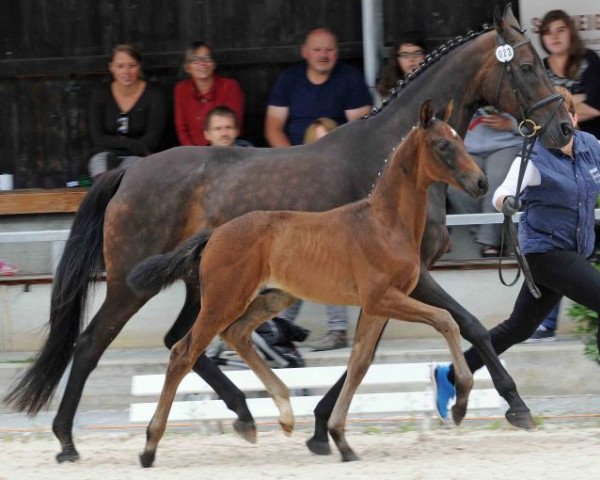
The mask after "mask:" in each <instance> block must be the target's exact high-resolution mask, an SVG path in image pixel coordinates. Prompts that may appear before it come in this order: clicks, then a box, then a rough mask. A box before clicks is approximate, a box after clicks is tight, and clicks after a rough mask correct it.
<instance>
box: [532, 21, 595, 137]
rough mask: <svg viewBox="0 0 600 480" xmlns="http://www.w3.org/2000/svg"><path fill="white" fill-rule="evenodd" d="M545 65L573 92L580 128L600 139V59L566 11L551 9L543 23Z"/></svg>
mask: <svg viewBox="0 0 600 480" xmlns="http://www.w3.org/2000/svg"><path fill="white" fill-rule="evenodd" d="M539 33H540V39H541V43H542V47H543V48H544V50H545V51H546V52H547V53H548V56H547V57H546V58H545V59H544V65H545V67H546V70H547V71H548V75H549V76H550V81H551V82H552V83H553V84H554V85H561V86H563V87H566V88H567V90H569V91H570V92H571V94H572V95H573V100H574V102H575V111H576V112H577V117H578V118H579V128H580V129H581V130H582V131H584V132H588V133H591V134H592V135H594V136H595V137H596V138H598V139H599V140H600V58H599V57H598V55H596V53H595V52H593V51H592V50H589V49H587V48H585V47H584V46H583V44H582V42H581V39H580V38H579V35H578V34H577V29H576V28H575V25H574V24H573V21H572V20H571V18H570V17H569V15H567V13H566V12H564V11H563V10H550V11H549V12H548V13H546V15H544V18H543V19H542V22H541V24H540V29H539Z"/></svg>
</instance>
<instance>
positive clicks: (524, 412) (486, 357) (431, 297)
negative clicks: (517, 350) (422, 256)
mask: <svg viewBox="0 0 600 480" xmlns="http://www.w3.org/2000/svg"><path fill="white" fill-rule="evenodd" d="M410 296H411V297H413V298H415V299H418V300H421V301H423V302H425V303H427V304H429V305H433V306H436V307H439V308H443V309H445V310H448V312H450V314H451V315H452V317H453V318H454V320H455V321H456V323H458V325H459V327H460V332H461V335H462V336H463V337H464V338H465V339H466V340H467V341H469V342H470V343H471V344H472V345H473V346H474V347H475V348H476V349H477V352H478V353H479V355H480V357H481V359H482V360H483V362H484V363H485V366H486V367H487V369H488V371H489V372H490V375H491V377H492V381H493V382H494V387H496V390H497V391H498V393H499V394H500V396H501V397H502V398H504V399H505V400H506V402H507V403H508V405H509V409H508V411H507V412H506V414H505V416H506V419H507V420H508V421H509V422H510V423H511V424H513V425H514V426H516V427H519V428H525V429H532V428H535V422H534V421H533V418H532V416H531V412H530V411H529V408H527V405H526V404H525V402H524V401H523V399H522V398H521V396H520V395H519V393H518V392H517V386H516V384H515V382H514V380H513V379H512V377H511V376H510V375H509V373H508V372H507V371H506V369H505V368H504V366H503V365H502V363H500V359H499V358H498V355H497V354H496V352H495V351H494V348H493V346H492V342H491V340H490V334H489V332H488V331H487V330H486V329H485V327H484V326H483V325H482V324H481V322H479V320H477V318H475V317H474V316H473V315H471V314H470V313H469V312H468V311H467V310H465V309H464V308H463V307H462V306H461V305H460V304H459V303H458V302H457V301H456V300H454V299H453V298H452V297H451V296H450V295H448V293H447V292H445V291H444V290H443V289H442V287H440V286H439V285H438V283H437V282H436V281H435V280H434V279H433V277H432V276H431V274H430V273H429V272H428V271H426V270H424V269H422V270H421V275H420V277H419V282H418V284H417V286H416V288H415V289H414V290H413V292H412V293H411V295H410Z"/></svg>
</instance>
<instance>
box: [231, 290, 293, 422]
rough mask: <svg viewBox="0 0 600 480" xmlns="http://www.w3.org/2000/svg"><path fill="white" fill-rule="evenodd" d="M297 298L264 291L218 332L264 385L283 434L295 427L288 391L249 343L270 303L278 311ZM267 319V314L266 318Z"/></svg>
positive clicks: (282, 293) (263, 318) (276, 291)
mask: <svg viewBox="0 0 600 480" xmlns="http://www.w3.org/2000/svg"><path fill="white" fill-rule="evenodd" d="M295 300H296V299H295V298H294V297H292V296H290V295H287V294H285V293H284V292H281V291H280V290H275V291H270V292H267V293H265V294H263V295H261V296H259V297H257V298H255V299H254V300H253V301H252V303H251V304H250V305H249V306H248V308H247V309H246V312H245V313H244V314H243V315H242V316H241V317H240V318H239V319H238V320H237V321H236V322H234V323H233V324H231V325H230V326H229V327H228V328H227V329H226V330H224V331H223V332H221V336H222V337H223V339H224V340H225V341H226V342H227V343H228V344H229V345H231V346H232V347H233V348H235V350H236V351H237V352H238V353H239V354H240V356H241V357H242V358H243V359H244V361H245V362H246V363H247V364H248V366H249V367H250V368H251V369H252V371H254V373H256V376H257V377H258V378H260V380H261V381H262V382H263V384H264V385H265V388H266V390H267V392H268V393H269V395H270V396H271V397H272V398H273V401H274V402H275V405H277V408H278V409H279V413H280V415H279V424H280V425H281V428H282V430H283V431H284V432H285V433H291V432H292V430H293V428H294V415H293V412H292V407H291V405H290V394H289V390H288V388H287V386H286V385H285V384H284V383H283V382H282V381H281V380H280V379H279V378H278V377H277V375H275V374H274V373H273V371H272V370H271V369H270V368H269V366H268V365H267V363H266V362H265V361H264V359H263V358H262V357H261V356H260V355H258V353H257V352H256V350H255V349H254V345H253V344H252V340H251V335H252V332H253V331H254V329H255V328H256V327H257V326H259V325H260V324H261V323H263V322H264V321H265V313H269V317H270V316H271V315H272V314H273V313H274V312H273V311H270V308H269V305H275V304H277V305H278V307H277V310H276V311H277V312H279V311H281V308H279V307H283V308H286V307H287V306H289V305H291V304H292V303H294V301H295ZM267 318H268V317H267Z"/></svg>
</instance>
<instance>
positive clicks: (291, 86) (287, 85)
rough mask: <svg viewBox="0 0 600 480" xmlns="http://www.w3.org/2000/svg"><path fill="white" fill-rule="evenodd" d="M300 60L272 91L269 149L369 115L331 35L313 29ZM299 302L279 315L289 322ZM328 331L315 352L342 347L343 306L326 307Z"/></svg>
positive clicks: (365, 94)
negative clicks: (321, 125)
mask: <svg viewBox="0 0 600 480" xmlns="http://www.w3.org/2000/svg"><path fill="white" fill-rule="evenodd" d="M301 52H302V58H304V60H305V61H304V62H302V63H301V64H299V65H295V66H293V67H290V68H288V69H286V70H285V71H283V72H282V73H281V74H280V75H279V77H278V78H277V81H276V82H275V85H274V87H273V90H272V91H271V96H270V98H269V104H268V106H267V115H266V119H265V137H266V139H267V142H269V145H271V146H272V147H289V146H291V145H300V144H301V143H303V138H304V133H305V131H306V128H307V127H308V126H309V125H310V124H311V123H312V122H314V121H315V120H316V119H318V118H330V119H332V120H334V121H335V122H337V123H338V125H341V124H342V123H346V122H349V121H351V120H355V119H357V118H360V117H362V116H363V115H365V114H367V113H369V111H370V109H371V103H372V99H371V94H370V93H369V89H368V88H367V85H366V83H365V81H364V79H363V77H362V75H361V74H360V73H359V72H358V71H356V70H355V69H354V68H352V67H350V66H348V65H345V64H343V63H338V61H337V60H338V44H337V39H336V37H335V35H334V34H333V33H332V32H331V31H329V30H327V29H325V28H317V29H315V30H312V31H311V32H309V33H308V35H307V36H306V39H305V40H304V44H303V45H302V50H301ZM300 305H301V302H296V303H295V304H294V305H292V306H291V307H290V308H289V309H287V310H286V311H285V312H283V314H282V316H283V317H284V318H285V319H286V320H289V321H294V319H295V318H296V316H297V315H298V312H299V310H300ZM326 310H327V333H326V334H325V336H324V337H323V338H322V339H320V340H319V341H318V342H317V343H316V344H313V347H314V349H315V350H332V349H335V348H342V347H346V346H347V344H348V341H347V335H346V330H347V328H348V313H347V309H346V307H345V306H341V305H327V306H326Z"/></svg>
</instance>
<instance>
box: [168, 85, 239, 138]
mask: <svg viewBox="0 0 600 480" xmlns="http://www.w3.org/2000/svg"><path fill="white" fill-rule="evenodd" d="M219 105H225V106H227V107H229V108H231V109H232V110H233V111H234V112H235V113H236V115H237V118H238V122H239V126H240V130H241V129H242V126H243V121H244V94H243V93H242V89H241V88H240V85H239V84H238V82H236V81H235V80H233V79H231V78H224V77H219V76H218V75H215V79H214V82H213V87H212V90H211V91H210V92H208V93H206V94H204V95H202V94H201V93H200V92H199V91H198V89H197V88H196V86H195V85H194V82H193V81H192V79H190V78H188V79H187V80H182V81H180V82H178V83H177V85H175V129H176V130H177V138H178V139H179V143H180V144H181V145H208V141H207V140H206V138H204V118H205V117H206V114H207V113H208V112H209V111H210V110H212V109H213V108H214V107H217V106H219Z"/></svg>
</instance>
